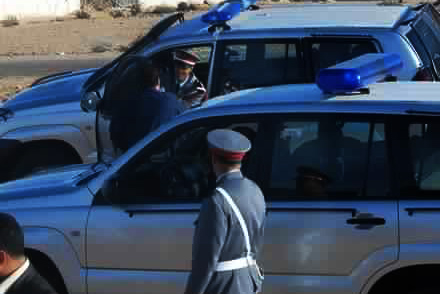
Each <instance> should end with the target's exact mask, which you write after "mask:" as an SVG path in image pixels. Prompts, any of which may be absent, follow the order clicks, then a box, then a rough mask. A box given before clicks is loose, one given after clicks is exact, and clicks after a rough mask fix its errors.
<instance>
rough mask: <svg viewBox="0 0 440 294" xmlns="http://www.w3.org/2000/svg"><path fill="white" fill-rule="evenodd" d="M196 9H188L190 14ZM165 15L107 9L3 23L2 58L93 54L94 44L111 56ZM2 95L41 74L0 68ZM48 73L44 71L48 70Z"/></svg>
mask: <svg viewBox="0 0 440 294" xmlns="http://www.w3.org/2000/svg"><path fill="white" fill-rule="evenodd" d="M194 14H195V13H187V14H186V15H185V18H187V19H189V18H191V17H192V16H193V15H194ZM162 16H163V15H160V14H146V15H143V16H137V17H128V18H115V19H114V18H112V17H111V16H110V15H109V13H108V12H95V13H94V14H93V18H92V19H76V18H75V17H73V16H68V17H65V18H63V19H62V21H61V20H60V19H57V20H56V19H55V18H54V19H38V20H28V21H21V22H20V24H19V25H18V26H13V27H3V26H2V25H0V59H2V61H3V62H4V60H5V59H7V62H10V63H14V62H17V61H20V62H21V61H22V60H23V59H26V58H33V57H34V58H38V57H40V56H44V58H53V59H56V58H66V59H69V60H72V59H84V58H89V57H90V58H94V57H93V56H96V55H97V53H93V51H94V48H95V47H97V46H101V47H102V46H103V47H105V48H106V52H105V53H98V55H103V56H105V58H109V59H112V57H115V56H116V55H118V54H120V53H121V50H123V48H122V49H121V48H120V47H124V46H127V45H129V44H130V43H131V42H133V41H134V40H135V39H136V38H137V37H139V36H143V35H145V33H146V32H147V31H148V30H149V29H150V28H151V27H152V26H153V25H154V24H155V23H156V22H158V21H159V20H160V18H161V17H162ZM0 71H1V73H0V100H1V96H3V97H4V96H9V95H11V94H13V93H14V92H15V89H16V88H17V87H18V88H21V87H23V86H26V85H28V84H29V83H31V82H32V81H34V80H35V79H36V78H37V77H38V76H29V75H28V74H24V73H23V75H22V76H17V75H16V74H14V76H11V75H9V74H8V73H7V72H4V71H2V70H1V69H0ZM49 73H50V71H48V73H42V74H41V75H44V74H49Z"/></svg>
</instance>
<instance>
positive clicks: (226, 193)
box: [216, 187, 251, 255]
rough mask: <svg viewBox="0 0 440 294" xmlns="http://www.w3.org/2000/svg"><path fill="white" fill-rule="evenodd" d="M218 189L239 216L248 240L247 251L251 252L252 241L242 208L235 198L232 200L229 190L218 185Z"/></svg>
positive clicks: (248, 253)
mask: <svg viewBox="0 0 440 294" xmlns="http://www.w3.org/2000/svg"><path fill="white" fill-rule="evenodd" d="M216 190H217V191H218V192H219V193H220V194H222V195H223V197H225V199H226V201H227V202H228V203H229V205H230V206H231V208H232V211H233V212H234V214H235V215H236V216H237V219H238V222H239V223H240V226H241V230H242V231H243V235H244V239H245V242H246V251H247V252H246V253H247V255H250V254H251V243H250V240H249V231H248V229H247V226H246V223H245V222H244V219H243V216H242V215H241V212H240V210H239V209H238V207H237V205H235V202H234V200H232V197H231V195H229V194H228V192H226V191H225V189H223V188H220V187H217V188H216Z"/></svg>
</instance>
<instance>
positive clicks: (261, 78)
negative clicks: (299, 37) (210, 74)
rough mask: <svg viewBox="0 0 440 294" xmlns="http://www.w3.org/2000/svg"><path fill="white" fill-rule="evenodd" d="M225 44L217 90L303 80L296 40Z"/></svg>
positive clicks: (221, 91) (227, 91) (239, 88)
mask: <svg viewBox="0 0 440 294" xmlns="http://www.w3.org/2000/svg"><path fill="white" fill-rule="evenodd" d="M223 48H224V49H223V54H222V56H221V59H222V61H221V65H220V71H219V73H218V81H219V83H218V84H217V92H216V93H218V94H226V93H229V92H232V91H237V90H242V89H248V88H255V87H260V86H271V85H279V84H289V83H298V82H300V81H302V78H303V76H302V61H301V59H300V58H299V56H300V55H299V53H298V50H299V48H298V43H297V42H296V41H295V40H289V41H264V42H261V41H242V42H240V43H233V44H225V45H224V47H223Z"/></svg>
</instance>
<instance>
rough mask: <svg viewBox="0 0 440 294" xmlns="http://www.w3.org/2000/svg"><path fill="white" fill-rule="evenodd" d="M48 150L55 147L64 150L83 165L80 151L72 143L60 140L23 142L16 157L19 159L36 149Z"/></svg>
mask: <svg viewBox="0 0 440 294" xmlns="http://www.w3.org/2000/svg"><path fill="white" fill-rule="evenodd" d="M44 147H45V148H48V147H54V148H63V149H64V150H67V151H68V154H69V156H71V157H72V158H73V159H75V160H76V161H77V162H78V163H82V162H83V160H82V158H81V156H80V154H79V152H78V150H77V149H76V148H75V146H72V145H71V144H70V143H68V142H66V141H63V140H59V139H42V140H35V141H27V142H23V143H22V144H21V146H20V147H19V150H18V151H17V154H16V157H17V158H18V157H19V156H20V155H23V153H25V152H27V151H29V150H32V149H35V148H44Z"/></svg>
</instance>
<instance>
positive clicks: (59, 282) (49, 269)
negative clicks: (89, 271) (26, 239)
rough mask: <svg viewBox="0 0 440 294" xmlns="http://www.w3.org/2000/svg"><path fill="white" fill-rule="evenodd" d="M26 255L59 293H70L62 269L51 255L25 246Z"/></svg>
mask: <svg viewBox="0 0 440 294" xmlns="http://www.w3.org/2000/svg"><path fill="white" fill-rule="evenodd" d="M25 255H26V257H27V258H29V261H30V262H31V264H32V266H33V267H34V268H35V269H36V270H37V272H38V273H39V274H40V275H41V276H42V277H43V278H45V279H46V281H48V282H49V284H51V286H52V287H53V288H54V289H55V291H56V292H57V293H58V294H68V293H69V292H68V291H67V286H66V284H65V282H64V278H63V276H62V275H61V272H60V270H59V269H58V267H57V266H56V264H55V263H54V262H53V261H52V260H51V259H50V258H49V256H47V255H46V254H44V253H43V252H41V251H38V250H36V249H32V248H25Z"/></svg>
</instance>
